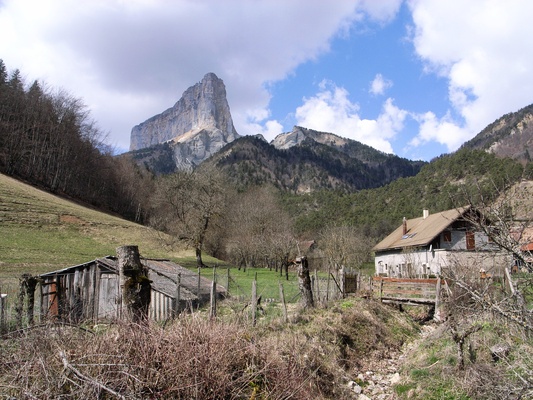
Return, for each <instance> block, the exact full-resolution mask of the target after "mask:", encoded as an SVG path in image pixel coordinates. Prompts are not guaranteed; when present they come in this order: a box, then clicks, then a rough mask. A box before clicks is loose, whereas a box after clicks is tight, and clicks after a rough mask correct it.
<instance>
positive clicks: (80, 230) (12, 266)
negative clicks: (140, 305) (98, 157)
mask: <svg viewBox="0 0 533 400" xmlns="http://www.w3.org/2000/svg"><path fill="white" fill-rule="evenodd" d="M165 239H168V238H166V237H165V235H163V234H162V233H160V232H157V231H154V230H153V229H150V228H147V227H145V226H142V225H139V224H135V223H133V222H130V221H127V220H124V219H121V218H118V217H116V216H113V215H109V214H105V213H102V212H100V211H96V210H92V209H90V208H86V207H84V206H81V205H79V204H77V203H74V202H72V201H69V200H66V199H63V198H60V197H58V196H54V195H52V194H50V193H47V192H44V191H42V190H39V189H36V188H34V187H32V186H30V185H27V184H25V183H22V182H20V181H17V180H15V179H13V178H10V177H7V176H5V175H2V174H0V291H1V292H2V293H8V294H10V295H14V294H15V293H16V291H17V290H18V278H19V277H20V275H21V274H23V273H31V274H39V273H44V272H49V271H54V270H56V269H61V268H65V267H68V266H71V265H76V264H81V263H83V262H86V261H90V260H93V259H95V258H98V257H103V256H106V255H114V254H115V252H116V248H117V247H118V246H122V245H129V244H135V245H138V246H139V250H140V252H141V255H142V256H144V257H154V258H168V259H171V260H173V261H176V262H178V263H179V264H181V265H183V266H185V267H188V268H194V267H195V265H196V259H195V257H194V252H193V251H192V250H185V249H181V250H178V249H172V248H171V247H170V246H168V245H165ZM167 242H168V240H167ZM204 261H205V262H206V263H207V264H208V265H218V266H219V267H221V268H219V269H217V280H218V282H219V283H220V284H223V285H226V284H227V268H228V267H230V266H229V265H227V264H225V263H224V262H221V261H220V260H216V259H214V258H212V257H209V256H207V255H204ZM201 273H202V275H203V276H205V277H206V278H212V276H213V275H212V271H211V270H210V269H204V270H202V271H201ZM230 273H231V279H232V282H230V290H231V292H232V293H233V294H234V295H236V296H239V297H242V296H244V297H249V296H250V290H251V289H250V288H251V281H252V280H253V278H254V276H256V274H257V279H258V294H259V295H262V296H263V297H264V298H267V297H278V296H277V293H278V291H279V289H278V280H279V279H280V278H279V275H278V274H277V273H275V272H273V271H268V270H265V269H264V268H261V269H257V270H256V269H253V268H249V269H247V270H246V271H239V270H238V269H237V268H231V271H230ZM296 280H297V278H296V277H295V276H294V274H291V275H290V282H285V287H286V289H285V290H286V296H287V298H288V299H292V298H294V296H295V294H296V293H297V292H298V287H297V282H296ZM282 281H284V280H283V279H282Z"/></svg>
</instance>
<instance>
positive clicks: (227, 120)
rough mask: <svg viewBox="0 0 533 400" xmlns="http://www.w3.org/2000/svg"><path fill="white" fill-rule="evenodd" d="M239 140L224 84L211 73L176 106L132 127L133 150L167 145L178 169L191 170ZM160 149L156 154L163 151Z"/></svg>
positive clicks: (150, 156) (145, 153) (144, 154)
mask: <svg viewBox="0 0 533 400" xmlns="http://www.w3.org/2000/svg"><path fill="white" fill-rule="evenodd" d="M237 137H239V134H238V133H237V131H236V130H235V127H234V126H233V120H232V118H231V113H230V108H229V105H228V101H227V99H226V88H225V86H224V82H223V81H222V80H221V79H219V78H218V77H217V76H216V75H215V74H213V73H208V74H206V75H205V76H204V78H203V79H202V81H201V82H199V83H197V84H196V85H194V86H192V87H190V88H188V89H187V90H186V91H185V92H184V93H183V95H182V97H181V98H180V99H179V100H178V102H177V103H176V104H175V105H174V106H173V107H171V108H169V109H168V110H166V111H164V112H162V113H161V114H158V115H155V116H153V117H151V118H149V119H148V120H146V121H144V122H143V123H141V124H139V125H137V126H135V127H133V129H132V131H131V139H130V151H137V150H143V149H147V148H150V147H152V146H157V145H161V144H163V143H166V144H168V147H167V148H166V150H168V149H171V150H172V159H173V161H174V164H175V168H178V169H183V168H191V167H194V166H197V165H199V164H200V163H201V162H202V161H204V160H205V159H206V158H208V157H209V156H211V155H213V154H214V153H216V152H217V151H218V150H220V149H221V148H222V147H223V146H225V145H226V144H228V143H230V142H231V141H233V140H235V139H236V138H237ZM157 149H158V150H157V151H156V152H159V150H161V148H160V147H159V148H157ZM142 154H143V156H142V157H141V158H144V157H147V158H148V159H150V158H153V157H158V156H157V154H156V155H150V154H149V151H146V150H143V151H142ZM137 155H138V154H137ZM165 157H167V158H168V156H165Z"/></svg>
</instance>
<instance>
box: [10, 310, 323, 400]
mask: <svg viewBox="0 0 533 400" xmlns="http://www.w3.org/2000/svg"><path fill="white" fill-rule="evenodd" d="M67 331H68V332H67ZM263 348H265V350H263ZM291 353H292V350H291V351H289V352H288V353H286V354H285V355H284V356H283V355H281V354H280V353H279V352H278V350H277V349H272V348H270V346H269V345H264V346H263V345H262V344H261V343H259V342H257V340H256V339H255V338H254V337H253V336H251V335H250V334H249V332H248V331H247V329H245V328H244V327H243V326H241V325H237V324H228V323H220V322H216V321H212V322H210V321H208V320H206V319H204V318H196V317H190V316H188V317H185V318H181V319H179V320H177V321H175V322H174V323H172V324H169V326H167V327H166V328H162V327H161V326H158V325H156V324H149V325H145V326H143V325H127V324H123V325H118V326H111V327H109V329H107V330H106V331H105V332H103V333H99V334H94V335H93V334H89V333H87V332H84V331H81V330H78V329H76V328H68V329H66V328H60V329H55V328H52V327H43V328H39V329H33V330H29V331H27V332H25V334H24V335H23V336H19V337H12V338H7V339H4V341H3V343H2V350H1V351H0V356H1V360H0V376H1V378H0V393H1V394H5V395H6V396H13V397H17V398H39V399H46V398H58V397H61V398H75V399H78V398H108V397H109V398H116V397H118V398H154V399H155V398H157V399H191V398H194V399H249V398H250V397H251V396H252V394H254V393H255V395H256V396H257V397H256V398H260V397H259V396H264V398H269V399H284V398H289V397H290V398H293V399H308V398H312V397H314V396H313V395H312V393H316V387H315V386H314V382H313V380H312V379H310V378H309V374H308V373H307V369H306V366H305V365H302V364H301V363H299V362H295V359H294V354H291Z"/></svg>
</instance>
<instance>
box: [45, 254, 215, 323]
mask: <svg viewBox="0 0 533 400" xmlns="http://www.w3.org/2000/svg"><path fill="white" fill-rule="evenodd" d="M141 262H142V264H143V266H144V267H145V268H146V270H147V271H148V278H149V279H150V281H151V296H150V309H149V317H150V318H152V319H154V320H156V321H162V320H166V319H168V318H170V317H172V315H173V313H174V312H175V310H176V309H177V306H176V304H177V303H176V299H177V298H178V297H179V309H180V310H184V309H190V308H191V307H192V308H196V307H197V306H201V305H203V304H205V303H207V302H209V300H210V294H211V288H212V281H211V280H209V279H206V278H203V277H201V276H199V275H198V274H197V273H196V272H194V271H191V270H188V269H187V268H184V267H182V266H180V265H178V264H175V263H173V262H172V261H169V260H160V259H142V260H141ZM40 277H41V279H42V284H41V312H42V315H43V316H44V317H45V318H46V317H48V318H50V317H55V318H60V319H62V320H66V321H70V322H79V321H84V320H93V321H97V320H113V319H117V318H118V317H119V313H120V304H119V303H120V288H119V272H118V261H117V258H116V257H114V256H107V257H103V258H98V259H96V260H92V261H89V262H87V263H84V264H80V265H74V266H71V267H68V268H64V269H61V270H58V271H53V272H48V273H45V274H42V275H40ZM178 280H179V282H180V285H179V290H178V284H177V283H178ZM216 294H217V297H221V296H224V295H225V288H224V287H222V286H220V285H216Z"/></svg>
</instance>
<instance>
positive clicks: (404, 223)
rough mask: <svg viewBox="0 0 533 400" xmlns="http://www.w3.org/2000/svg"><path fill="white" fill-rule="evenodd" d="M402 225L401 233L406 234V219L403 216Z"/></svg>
mask: <svg viewBox="0 0 533 400" xmlns="http://www.w3.org/2000/svg"><path fill="white" fill-rule="evenodd" d="M402 227H403V233H402V235H407V219H406V218H405V217H403V223H402Z"/></svg>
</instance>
